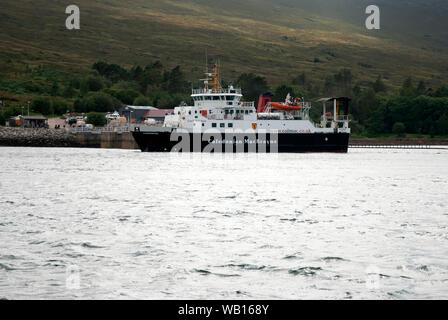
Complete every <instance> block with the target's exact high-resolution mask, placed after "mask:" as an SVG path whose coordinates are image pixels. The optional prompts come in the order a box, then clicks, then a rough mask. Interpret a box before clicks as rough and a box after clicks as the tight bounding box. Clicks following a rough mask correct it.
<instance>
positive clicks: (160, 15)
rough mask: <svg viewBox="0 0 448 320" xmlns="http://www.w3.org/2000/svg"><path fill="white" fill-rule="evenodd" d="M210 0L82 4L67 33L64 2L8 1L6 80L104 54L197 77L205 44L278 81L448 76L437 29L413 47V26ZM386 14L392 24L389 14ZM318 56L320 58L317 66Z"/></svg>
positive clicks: (1, 59)
mask: <svg viewBox="0 0 448 320" xmlns="http://www.w3.org/2000/svg"><path fill="white" fill-rule="evenodd" d="M305 2H306V1H305ZM315 2H317V3H319V2H322V0H315ZM348 2H350V1H348ZM211 3H212V2H211V1H203V0H190V1H169V0H167V1H148V0H120V1H118V0H109V1H92V0H78V1H77V2H76V4H77V5H79V7H80V9H81V30H78V31H68V30H66V29H65V18H66V15H65V6H66V5H67V3H64V2H63V1H57V0H41V1H39V5H37V4H36V1H30V0H22V1H20V2H19V1H17V0H2V11H1V13H0V29H1V30H2V31H1V34H0V70H1V73H2V75H3V77H14V76H15V73H17V77H20V75H21V74H23V70H24V69H25V65H26V64H29V65H31V66H35V65H38V64H44V65H52V66H56V67H57V68H59V69H61V70H66V71H75V72H77V71H80V70H81V71H82V70H86V69H88V68H89V67H90V65H91V64H92V63H93V62H95V61H97V60H100V59H103V60H106V61H108V62H116V63H120V64H123V65H126V66H131V65H133V64H142V65H144V64H147V63H149V62H151V61H153V60H155V59H160V60H161V61H162V62H163V63H164V64H165V65H167V66H175V65H177V64H180V65H182V66H183V67H184V70H185V71H187V72H188V76H189V78H190V80H194V79H197V78H199V77H201V72H202V69H203V60H204V51H205V48H207V49H208V52H209V55H210V57H211V58H220V60H221V62H222V66H223V68H224V70H223V71H224V78H230V79H233V78H235V77H236V76H237V75H239V74H240V73H241V72H246V71H252V72H256V73H259V74H261V75H264V76H266V77H267V78H268V79H269V80H270V82H271V84H277V83H279V82H282V81H283V80H290V79H291V78H292V77H294V76H295V75H296V74H298V73H301V72H306V73H308V75H309V77H311V78H314V79H316V80H323V78H324V77H325V75H328V74H330V73H333V72H335V71H337V70H339V69H340V68H342V67H347V68H351V69H352V70H353V72H354V73H355V74H356V76H357V78H358V79H360V80H361V81H364V82H365V81H371V80H374V79H375V78H376V77H377V75H378V74H382V75H383V76H385V78H386V80H387V81H388V83H389V84H390V85H392V86H398V85H399V84H401V82H402V81H403V79H404V78H405V77H406V76H409V75H412V76H413V77H414V78H423V79H425V80H427V81H429V82H430V83H431V84H433V85H438V84H440V83H441V82H442V81H446V80H448V72H447V71H448V63H447V61H448V59H447V58H448V54H447V50H446V45H445V44H444V43H443V42H442V41H437V39H438V38H437V35H436V36H434V39H435V40H434V39H430V40H432V41H430V42H428V41H429V40H428V37H426V38H425V39H426V40H425V39H424V40H422V41H421V42H419V44H418V45H415V41H414V40H415V38H414V37H413V35H414V34H415V33H413V32H410V33H403V36H402V37H400V34H396V33H395V34H394V32H392V31H391V32H385V33H382V32H381V31H380V32H378V31H371V32H367V31H366V30H365V29H364V28H363V23H362V24H359V23H357V22H356V18H354V19H351V18H350V17H351V16H352V15H353V13H350V12H348V13H347V14H348V15H349V16H348V17H345V15H344V14H342V15H339V16H338V15H334V14H333V15H332V14H327V13H325V14H323V13H321V12H320V11H319V10H317V9H316V8H307V7H306V6H302V7H300V6H299V5H297V4H294V3H295V2H293V1H283V2H282V1H280V4H278V3H277V2H276V1H273V0H246V1H241V0H239V1H236V0H227V1H214V2H213V5H212V4H211ZM305 9H306V10H305ZM384 16H385V17H387V19H389V20H390V21H392V20H393V19H392V18H393V12H392V11H390V12H387V11H386V13H385V15H384ZM391 16H392V17H391ZM356 17H357V16H356ZM359 19H360V20H362V19H363V16H361V17H360V18H359ZM397 19H398V18H397ZM386 21H387V20H386ZM358 22H359V21H358ZM422 32H427V31H426V30H422ZM284 36H287V37H288V39H287V40H286V38H285V37H284ZM430 37H432V35H430ZM424 41H426V42H424ZM315 57H317V58H319V59H320V60H321V63H314V62H313V61H314V58H315ZM360 64H361V65H364V67H363V66H361V65H360ZM366 65H370V66H372V67H371V68H366V67H365V66H366Z"/></svg>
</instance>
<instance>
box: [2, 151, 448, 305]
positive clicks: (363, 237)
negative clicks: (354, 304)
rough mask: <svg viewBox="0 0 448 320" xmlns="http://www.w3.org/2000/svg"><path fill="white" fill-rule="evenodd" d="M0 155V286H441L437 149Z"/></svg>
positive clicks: (441, 291) (280, 294)
mask: <svg viewBox="0 0 448 320" xmlns="http://www.w3.org/2000/svg"><path fill="white" fill-rule="evenodd" d="M0 163H1V166H0V191H1V192H0V243H1V246H0V298H6V299H31V298H37V299H55V298H62V299H81V298H112V299H131V298H136V299H156V298H157V299H181V298H191V299H212V298H219V299H230V298H239V299H305V298H311V299H317V298H323V299H350V298H353V299H365V298H372V299H384V298H385V299H389V298H390V299H436V298H442V299H447V298H448V150H379V149H372V150H356V149H351V150H350V151H349V153H348V154H273V155H269V154H267V155H266V154H264V155H263V154H258V155H257V154H237V155H218V154H216V155H213V154H169V153H167V154H149V153H141V152H140V151H135V150H105V149H49V148H0Z"/></svg>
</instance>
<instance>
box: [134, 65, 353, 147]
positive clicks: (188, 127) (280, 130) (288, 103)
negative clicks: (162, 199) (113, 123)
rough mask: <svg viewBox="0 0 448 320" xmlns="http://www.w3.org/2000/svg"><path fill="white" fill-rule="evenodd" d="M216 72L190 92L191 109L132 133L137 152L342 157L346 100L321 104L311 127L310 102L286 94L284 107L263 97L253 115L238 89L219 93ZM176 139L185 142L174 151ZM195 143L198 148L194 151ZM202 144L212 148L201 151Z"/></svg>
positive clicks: (346, 134) (252, 108)
mask: <svg viewBox="0 0 448 320" xmlns="http://www.w3.org/2000/svg"><path fill="white" fill-rule="evenodd" d="M218 71H219V70H218V66H217V65H215V66H214V69H213V72H212V73H206V78H205V79H202V81H203V87H202V88H199V89H192V94H191V98H192V100H193V102H194V105H192V106H187V105H180V106H178V107H175V108H174V113H173V114H172V115H166V116H165V120H164V123H163V126H159V127H157V126H146V127H145V126H141V127H136V128H135V129H134V132H133V135H134V138H135V140H136V141H137V143H138V145H139V146H140V148H141V149H142V151H183V152H188V151H202V152H203V151H208V150H213V152H220V151H222V152H250V151H254V152H260V151H262V152H315V151H328V152H347V147H348V140H349V134H350V128H349V119H348V101H349V99H348V98H337V97H333V98H324V99H321V100H320V101H319V102H321V103H322V105H323V110H322V111H323V112H322V117H321V121H320V123H317V124H316V123H314V122H313V121H311V119H310V116H309V110H310V108H311V103H310V102H305V101H303V99H301V98H293V97H291V96H290V95H289V94H288V96H287V97H286V99H285V101H284V102H281V103H279V102H272V101H271V97H270V95H269V94H264V95H261V96H260V99H259V102H258V106H257V109H255V103H254V102H245V101H242V99H243V94H242V92H241V89H240V88H235V87H233V86H229V87H228V88H222V86H221V84H220V81H219V73H218ZM182 135H183V137H184V139H185V136H186V135H188V140H190V141H184V144H183V145H179V143H178V142H179V137H182ZM198 139H199V140H200V145H199V146H196V148H195V147H194V146H193V143H194V141H196V142H197V141H198ZM187 142H188V143H189V145H190V148H188V147H187ZM260 143H261V144H264V145H263V146H260ZM208 144H211V145H212V146H213V148H207V145H208ZM220 145H221V146H220ZM238 147H239V148H238ZM254 147H256V148H254Z"/></svg>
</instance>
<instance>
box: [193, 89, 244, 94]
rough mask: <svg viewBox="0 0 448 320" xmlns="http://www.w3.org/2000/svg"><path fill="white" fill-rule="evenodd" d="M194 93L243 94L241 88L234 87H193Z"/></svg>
mask: <svg viewBox="0 0 448 320" xmlns="http://www.w3.org/2000/svg"><path fill="white" fill-rule="evenodd" d="M191 92H192V94H214V93H215V94H220V93H233V94H241V89H240V88H234V89H216V90H214V89H192V90H191Z"/></svg>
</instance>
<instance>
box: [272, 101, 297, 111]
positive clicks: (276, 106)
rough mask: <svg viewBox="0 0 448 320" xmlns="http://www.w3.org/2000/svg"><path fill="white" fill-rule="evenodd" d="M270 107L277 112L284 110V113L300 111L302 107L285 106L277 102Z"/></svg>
mask: <svg viewBox="0 0 448 320" xmlns="http://www.w3.org/2000/svg"><path fill="white" fill-rule="evenodd" d="M271 106H272V108H274V109H277V110H285V111H293V110H301V109H302V107H301V106H300V105H287V104H283V103H278V102H271Z"/></svg>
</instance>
